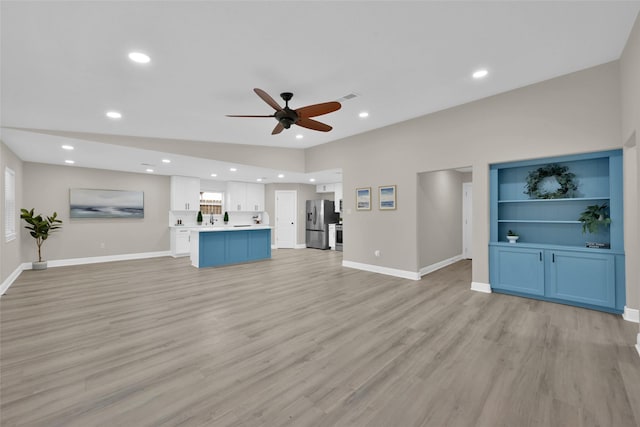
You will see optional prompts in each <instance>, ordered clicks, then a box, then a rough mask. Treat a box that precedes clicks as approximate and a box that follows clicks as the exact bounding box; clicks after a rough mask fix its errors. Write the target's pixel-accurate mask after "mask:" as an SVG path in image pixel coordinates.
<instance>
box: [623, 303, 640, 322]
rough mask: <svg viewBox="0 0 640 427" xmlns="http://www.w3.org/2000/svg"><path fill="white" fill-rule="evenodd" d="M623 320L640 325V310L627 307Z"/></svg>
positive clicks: (625, 307)
mask: <svg viewBox="0 0 640 427" xmlns="http://www.w3.org/2000/svg"><path fill="white" fill-rule="evenodd" d="M622 318H623V319H624V320H626V321H627V322H633V323H640V310H637V309H635V308H630V307H627V306H626V305H625V306H624V312H623V313H622Z"/></svg>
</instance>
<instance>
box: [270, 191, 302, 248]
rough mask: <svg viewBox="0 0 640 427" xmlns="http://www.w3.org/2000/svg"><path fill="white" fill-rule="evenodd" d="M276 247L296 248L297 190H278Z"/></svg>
mask: <svg viewBox="0 0 640 427" xmlns="http://www.w3.org/2000/svg"><path fill="white" fill-rule="evenodd" d="M275 194H276V221H275V225H276V230H275V240H276V241H275V247H276V248H281V249H294V248H295V247H296V241H297V240H298V236H297V233H296V230H297V225H296V212H297V211H298V192H297V191H276V192H275Z"/></svg>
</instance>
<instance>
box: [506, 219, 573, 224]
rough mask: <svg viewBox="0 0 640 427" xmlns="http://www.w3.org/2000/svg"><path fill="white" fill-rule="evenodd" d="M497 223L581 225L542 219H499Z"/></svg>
mask: <svg viewBox="0 0 640 427" xmlns="http://www.w3.org/2000/svg"><path fill="white" fill-rule="evenodd" d="M498 222H521V223H531V224H581V222H580V221H550V220H542V219H499V220H498Z"/></svg>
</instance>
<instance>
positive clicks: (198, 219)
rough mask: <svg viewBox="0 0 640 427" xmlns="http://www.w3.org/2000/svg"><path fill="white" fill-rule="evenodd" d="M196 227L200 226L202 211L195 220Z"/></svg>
mask: <svg viewBox="0 0 640 427" xmlns="http://www.w3.org/2000/svg"><path fill="white" fill-rule="evenodd" d="M196 222H197V223H198V225H202V211H198V218H197V219H196Z"/></svg>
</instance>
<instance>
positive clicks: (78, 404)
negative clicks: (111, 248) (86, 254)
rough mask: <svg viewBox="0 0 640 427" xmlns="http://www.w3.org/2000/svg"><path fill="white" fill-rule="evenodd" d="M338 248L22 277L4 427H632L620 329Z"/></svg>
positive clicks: (13, 296) (447, 273) (10, 314)
mask: <svg viewBox="0 0 640 427" xmlns="http://www.w3.org/2000/svg"><path fill="white" fill-rule="evenodd" d="M341 261H342V256H341V253H336V252H330V251H318V250H279V251H274V259H273V260H270V261H266V262H260V263H253V264H247V265H242V266H231V267H223V268H217V269H202V270H198V269H195V268H192V267H190V266H189V261H188V260H187V259H185V258H182V259H172V258H157V259H151V260H139V261H124V262H113V263H105V264H94V265H86V266H74V267H59V268H51V269H49V270H47V271H44V272H36V271H25V272H24V273H23V274H22V275H21V276H20V278H19V279H18V280H17V281H16V282H15V283H14V284H13V286H12V287H11V288H10V289H9V291H8V293H7V294H6V295H5V296H3V297H2V298H1V299H0V309H1V318H0V320H1V323H0V325H1V331H0V332H1V335H2V336H1V345H2V347H1V350H0V362H1V366H0V375H1V377H0V381H1V393H0V398H1V403H0V410H1V413H0V424H1V425H2V426H3V427H9V426H18V425H24V426H47V427H51V426H82V427H87V426H136V427H137V426H176V425H181V426H182V425H185V426H187V425H188V426H200V425H205V426H284V425H292V426H384V427H395V426H401V427H404V426H438V427H440V426H491V427H496V426H509V427H524V426H562V427H571V426H615V427H625V426H637V425H638V423H639V421H640V358H639V357H638V355H637V353H635V350H634V348H633V343H634V342H635V336H636V334H637V330H638V329H637V325H635V324H631V323H628V322H625V321H623V320H622V319H621V317H620V316H614V315H610V314H605V313H599V312H595V311H589V310H585V309H579V308H574V307H568V306H562V305H556V304H551V303H543V302H538V301H533V300H528V299H522V298H517V297H511V296H506V295H498V294H493V295H486V294H482V293H477V292H472V291H470V290H469V286H470V282H471V263H470V262H469V261H462V262H459V263H457V264H455V265H452V266H449V267H447V268H445V269H442V270H440V271H437V272H435V273H432V274H430V275H428V276H425V277H424V278H423V279H422V280H421V281H411V280H403V279H398V278H393V277H389V276H383V275H377V274H373V273H367V272H361V271H357V270H352V269H347V268H343V267H341Z"/></svg>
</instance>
